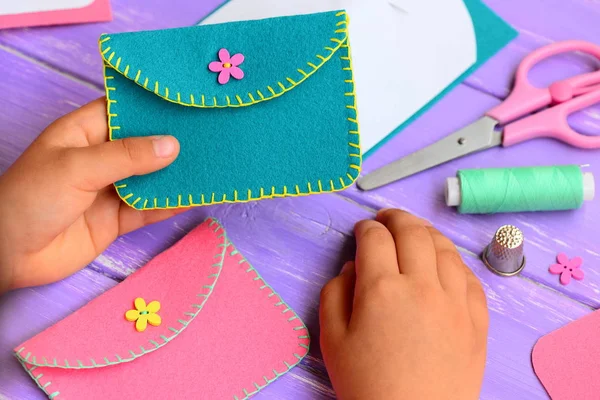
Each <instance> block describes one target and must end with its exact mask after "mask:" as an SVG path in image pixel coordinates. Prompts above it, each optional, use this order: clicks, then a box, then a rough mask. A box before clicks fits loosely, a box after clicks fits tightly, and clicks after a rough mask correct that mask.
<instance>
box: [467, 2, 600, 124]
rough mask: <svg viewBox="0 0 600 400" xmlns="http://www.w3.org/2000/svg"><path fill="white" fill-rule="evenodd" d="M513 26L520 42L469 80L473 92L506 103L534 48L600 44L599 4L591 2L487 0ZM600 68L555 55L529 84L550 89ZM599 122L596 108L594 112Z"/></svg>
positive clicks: (583, 59) (587, 61)
mask: <svg viewBox="0 0 600 400" xmlns="http://www.w3.org/2000/svg"><path fill="white" fill-rule="evenodd" d="M485 3H486V4H487V5H489V6H490V7H491V8H492V9H493V10H494V11H496V12H497V13H498V14H499V15H500V16H501V17H503V18H504V19H505V20H506V21H508V22H509V23H510V24H512V25H513V26H514V27H515V28H516V29H517V30H518V31H519V37H518V38H517V39H516V40H515V41H513V42H512V43H511V44H509V45H508V46H507V47H506V48H505V49H504V50H502V51H501V52H500V54H499V55H498V56H496V57H494V58H493V59H491V60H490V61H488V62H487V63H486V64H485V65H484V66H483V67H482V68H480V69H479V70H477V71H476V72H475V73H474V74H473V75H472V76H471V77H469V78H468V79H467V83H468V84H469V85H471V86H473V87H475V88H478V89H481V90H485V91H486V92H487V93H490V94H493V95H495V96H497V97H500V98H505V97H506V96H507V95H508V93H509V92H510V90H511V89H512V81H513V75H514V74H513V73H514V71H515V70H516V68H517V66H518V64H519V63H520V62H521V60H522V59H523V58H524V57H525V56H526V55H527V54H529V53H530V52H531V51H533V50H534V49H537V48H539V47H541V46H544V45H547V44H550V43H552V42H556V41H562V40H586V41H590V42H592V43H596V44H600V36H599V34H600V27H599V26H598V23H597V22H598V20H599V19H600V3H599V2H597V1H587V0H527V1H521V0H485ZM599 66H600V64H599V63H597V62H595V60H592V59H591V58H587V57H582V56H580V55H579V56H578V55H575V54H572V53H571V54H568V55H565V56H556V57H553V58H552V59H550V60H548V61H545V62H543V63H542V64H540V66H539V67H537V68H536V69H535V70H534V71H533V74H531V75H530V79H532V81H533V82H534V83H535V84H536V85H546V86H547V84H548V83H549V82H551V81H553V80H556V79H557V78H560V77H567V76H573V75H576V74H579V73H582V72H585V71H590V70H592V69H596V68H598V67H599ZM595 111H596V112H595V113H593V115H592V117H593V116H594V115H595V117H596V123H598V122H597V119H598V108H596V109H595Z"/></svg>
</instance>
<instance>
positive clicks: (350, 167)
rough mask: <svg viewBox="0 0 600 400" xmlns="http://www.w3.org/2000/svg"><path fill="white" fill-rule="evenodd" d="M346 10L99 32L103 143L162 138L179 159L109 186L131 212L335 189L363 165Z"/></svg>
mask: <svg viewBox="0 0 600 400" xmlns="http://www.w3.org/2000/svg"><path fill="white" fill-rule="evenodd" d="M347 25H348V17H347V14H346V13H345V12H344V11H335V12H326V13H319V14H310V15H300V16H293V17H281V18H271V19H265V20H258V21H243V22H232V23H227V24H218V25H205V26H195V27H189V28H178V29H170V30H160V31H148V32H132V33H119V34H104V35H102V36H101V37H100V40H99V44H100V53H101V54H102V57H103V59H104V67H105V68H104V71H105V82H106V97H107V103H108V107H107V109H108V124H109V128H110V138H111V140H117V139H123V138H127V137H132V136H151V135H164V134H169V135H173V136H175V137H176V138H177V139H178V140H179V142H180V145H181V152H180V154H179V157H178V158H177V160H175V162H174V163H173V164H171V165H170V166H168V167H167V168H165V169H163V170H160V171H158V172H155V173H152V174H149V175H144V176H133V177H130V178H127V179H125V180H122V181H119V182H116V183H115V187H116V188H117V192H118V193H119V196H120V197H121V198H122V199H123V200H124V201H125V202H127V204H129V205H130V206H132V207H134V208H137V209H154V208H173V207H190V206H200V205H208V204H216V203H232V202H246V201H252V200H260V199H265V198H272V197H287V196H300V195H308V194H315V193H325V192H333V191H339V190H343V189H345V188H346V187H348V186H350V185H351V184H352V183H353V182H354V181H355V180H356V178H357V177H358V174H359V172H360V166H361V153H360V147H359V134H358V120H357V109H356V101H355V94H354V82H353V74H352V63H351V58H350V48H349V45H348V33H347Z"/></svg>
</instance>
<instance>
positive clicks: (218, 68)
mask: <svg viewBox="0 0 600 400" xmlns="http://www.w3.org/2000/svg"><path fill="white" fill-rule="evenodd" d="M219 60H220V61H213V62H211V63H210V64H208V69H209V70H211V71H212V72H219V83H220V84H221V85H224V84H226V83H227V82H229V77H231V76H233V77H234V78H235V79H238V80H240V79H243V78H244V71H242V69H241V68H240V67H239V66H240V65H241V64H242V63H243V62H244V55H243V54H241V53H238V54H235V55H234V56H233V57H232V56H230V55H229V51H227V49H221V50H219Z"/></svg>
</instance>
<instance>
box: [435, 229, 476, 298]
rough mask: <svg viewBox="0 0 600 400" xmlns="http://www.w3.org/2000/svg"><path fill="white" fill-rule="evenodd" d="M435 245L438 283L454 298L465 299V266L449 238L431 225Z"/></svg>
mask: <svg viewBox="0 0 600 400" xmlns="http://www.w3.org/2000/svg"><path fill="white" fill-rule="evenodd" d="M427 229H428V230H429V233H430V235H431V238H432V239H433V243H434V246H435V253H436V260H437V271H438V277H439V279H440V284H441V285H442V287H443V288H444V290H445V291H446V292H448V293H449V294H450V295H451V296H454V297H456V298H458V297H460V298H461V299H462V300H463V301H466V293H467V279H466V276H465V269H466V268H467V267H466V266H465V265H464V263H463V261H462V258H461V256H460V253H459V252H458V249H457V248H456V246H455V245H454V243H452V241H451V240H450V239H448V238H447V237H446V236H444V235H443V234H442V233H441V232H440V231H438V230H437V229H435V228H433V227H428V228H427Z"/></svg>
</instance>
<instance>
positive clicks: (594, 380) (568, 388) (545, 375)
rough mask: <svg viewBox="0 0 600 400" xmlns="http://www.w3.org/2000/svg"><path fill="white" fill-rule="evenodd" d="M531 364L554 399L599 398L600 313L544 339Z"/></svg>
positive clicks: (584, 399)
mask: <svg viewBox="0 0 600 400" xmlns="http://www.w3.org/2000/svg"><path fill="white" fill-rule="evenodd" d="M532 361H533V368H534V370H535V373H536V375H537V376H538V378H539V379H540V381H541V382H542V385H544V388H545V389H546V391H547V392H548V394H549V395H550V397H551V398H552V399H553V400H571V399H573V400H598V399H600V311H596V312H594V313H592V314H590V315H587V316H585V317H583V318H581V319H579V320H577V321H574V322H571V323H570V324H568V325H566V326H565V327H563V328H561V329H558V330H556V331H554V332H552V333H550V334H548V335H546V336H544V337H542V338H541V339H540V340H539V341H538V342H537V343H536V345H535V347H534V348H533V353H532Z"/></svg>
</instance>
